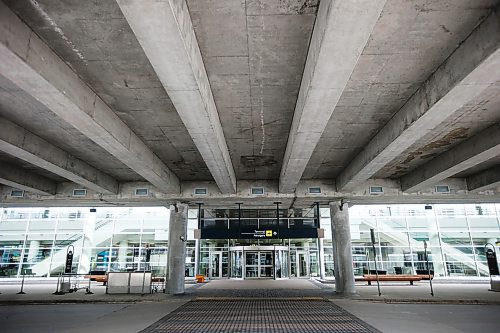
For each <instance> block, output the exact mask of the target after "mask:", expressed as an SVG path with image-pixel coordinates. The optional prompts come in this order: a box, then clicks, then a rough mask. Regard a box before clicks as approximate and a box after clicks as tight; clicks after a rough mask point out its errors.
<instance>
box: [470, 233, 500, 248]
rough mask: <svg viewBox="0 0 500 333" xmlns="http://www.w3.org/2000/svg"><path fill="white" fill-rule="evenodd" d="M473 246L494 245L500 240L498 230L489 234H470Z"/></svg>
mask: <svg viewBox="0 0 500 333" xmlns="http://www.w3.org/2000/svg"><path fill="white" fill-rule="evenodd" d="M471 237H472V241H473V242H474V245H476V246H478V245H482V246H484V245H486V243H491V244H495V243H497V242H498V241H499V240H500V230H498V231H489V232H471Z"/></svg>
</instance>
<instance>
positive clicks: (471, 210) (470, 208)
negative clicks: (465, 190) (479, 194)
mask: <svg viewBox="0 0 500 333" xmlns="http://www.w3.org/2000/svg"><path fill="white" fill-rule="evenodd" d="M464 207H465V211H466V213H467V215H469V216H471V215H477V216H488V215H489V216H495V215H496V214H497V213H496V209H495V204H475V205H464Z"/></svg>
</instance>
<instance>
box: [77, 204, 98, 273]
mask: <svg viewBox="0 0 500 333" xmlns="http://www.w3.org/2000/svg"><path fill="white" fill-rule="evenodd" d="M85 216H86V218H85V223H84V224H83V244H82V255H81V256H80V266H79V270H78V274H86V273H88V272H89V271H90V268H91V267H90V266H91V261H92V248H93V247H94V230H95V220H96V213H95V212H87V214H86V215H85Z"/></svg>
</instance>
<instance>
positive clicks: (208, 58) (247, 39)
mask: <svg viewBox="0 0 500 333" xmlns="http://www.w3.org/2000/svg"><path fill="white" fill-rule="evenodd" d="M2 1H3V2H4V3H5V4H7V5H8V6H9V7H10V8H11V9H12V10H13V11H14V12H15V13H16V14H17V15H18V16H19V17H20V18H21V19H22V20H23V21H24V22H25V23H26V24H27V25H28V26H29V27H30V28H31V29H32V30H33V31H34V32H35V33H36V34H37V35H38V36H40V37H41V38H42V39H43V40H44V41H45V42H46V43H47V44H48V45H49V46H50V47H51V48H52V50H53V51H54V52H55V53H56V54H57V55H58V56H59V57H61V58H62V59H63V60H64V61H65V62H66V63H67V64H68V65H69V66H70V67H71V68H72V69H73V70H74V71H75V72H76V73H77V74H78V76H79V77H80V78H81V79H82V80H83V81H84V82H85V83H87V84H88V86H89V87H90V88H91V89H92V90H93V91H94V92H95V93H96V94H97V95H99V96H100V97H101V99H102V100H103V101H104V102H105V103H106V104H107V105H108V106H109V107H110V108H111V109H112V110H113V111H114V112H116V114H117V115H118V116H119V117H120V119H121V120H123V122H125V123H126V124H127V125H128V126H129V127H130V129H131V130H132V131H133V132H134V133H135V134H137V136H139V138H140V139H141V140H142V141H144V143H145V144H146V145H147V146H148V147H149V148H150V149H151V150H152V151H153V152H154V154H156V155H157V156H158V157H159V158H160V159H161V160H162V161H163V162H164V163H165V165H166V166H167V167H168V168H170V169H171V170H172V171H173V172H174V173H175V174H176V175H177V176H178V178H179V179H180V180H186V181H190V180H195V181H211V180H213V178H212V176H211V174H210V172H209V170H208V168H207V165H206V163H205V162H204V160H203V158H202V157H201V154H200V153H199V152H198V149H197V148H196V146H195V144H194V142H193V140H192V139H191V137H190V135H189V133H188V131H187V129H186V127H185V126H184V125H183V123H182V121H181V118H180V117H179V115H178V113H177V112H176V110H175V108H174V106H173V104H172V101H171V100H170V98H169V96H168V94H167V93H166V92H165V89H164V88H163V86H162V85H161V83H160V81H159V79H158V77H157V75H156V73H155V71H154V70H153V67H152V66H151V64H150V62H149V60H148V58H147V56H146V55H145V53H144V51H143V49H142V48H141V45H140V44H139V42H138V41H137V38H136V36H135V35H134V33H133V31H132V30H131V28H130V26H129V24H128V23H127V21H126V19H125V17H124V16H123V14H122V12H121V11H120V8H119V6H118V5H117V3H116V1H115V0H99V1H81V0H64V1H51V0H37V1H34V0H2ZM186 2H187V5H188V8H189V13H190V15H191V20H192V22H193V27H194V30H195V33H196V38H197V42H198V45H199V48H200V51H201V54H202V57H203V62H204V65H205V68H206V72H207V75H208V78H209V81H210V85H211V89H212V92H213V96H214V100H215V104H216V106H217V111H218V114H219V118H220V121H221V124H222V128H223V132H224V135H225V140H226V143H227V146H228V149H229V153H230V156H231V160H232V164H233V167H234V170H235V173H236V178H237V179H238V180H277V179H278V178H279V175H280V171H281V167H282V162H283V157H284V153H285V149H286V145H287V140H288V136H289V132H290V128H291V124H292V119H293V115H294V111H295V104H296V101H297V96H298V92H299V89H300V84H301V80H302V74H303V71H304V66H305V63H306V58H307V54H308V51H309V42H310V39H311V36H312V32H313V27H314V24H315V20H316V14H317V11H318V6H319V0H187V1H186ZM499 5H500V1H498V0H475V1H470V0H442V1H431V0H415V1H407V0H387V2H386V5H385V7H384V9H383V11H382V13H381V15H380V17H379V19H378V21H377V23H376V24H375V26H374V29H373V31H372V34H371V36H370V38H369V40H368V42H367V44H366V46H365V47H364V49H363V51H362V53H361V55H360V57H359V59H358V62H357V65H356V66H355V68H354V70H353V72H352V74H351V76H350V79H349V81H348V82H347V85H346V87H345V89H344V91H343V93H342V95H341V97H340V100H339V102H338V104H337V106H336V107H335V108H334V110H333V113H332V116H331V118H330V120H329V121H328V123H327V125H326V129H325V131H324V132H323V134H322V136H321V138H320V141H319V142H318V144H317V146H316V147H303V149H311V150H313V152H312V156H311V158H310V160H309V162H308V164H307V167H306V169H305V171H304V173H303V176H302V178H303V179H333V178H335V177H336V176H338V175H339V173H340V172H342V171H343V170H344V169H345V168H346V167H347V165H348V164H349V163H350V162H351V161H352V159H353V158H354V157H355V156H356V155H357V154H358V153H360V152H361V151H362V149H363V148H364V147H365V146H366V145H367V144H368V143H369V142H370V140H371V139H372V138H373V137H374V136H375V135H376V134H377V133H378V132H379V131H380V130H381V129H382V128H383V126H384V125H385V124H386V123H387V122H388V121H389V120H390V119H391V118H392V117H393V116H394V114H395V113H396V112H398V110H400V109H401V107H402V106H403V105H404V104H405V103H406V102H407V101H408V99H409V98H411V96H412V95H413V94H415V92H416V91H417V90H418V89H419V87H421V85H422V84H423V83H424V82H425V80H426V79H427V78H428V77H429V76H430V75H431V74H432V73H433V72H434V71H436V69H437V68H438V67H439V66H440V65H441V64H442V63H443V62H444V61H445V60H446V59H447V58H448V57H449V56H450V55H451V54H452V53H453V52H454V51H455V50H456V49H457V47H458V46H459V45H460V44H461V43H462V42H463V41H464V40H465V39H466V38H467V37H468V36H469V35H470V34H471V31H473V30H474V28H475V27H476V26H478V25H479V24H480V23H481V22H482V21H483V20H484V19H485V17H487V15H488V14H489V13H490V12H491V9H492V8H493V7H495V6H499ZM0 61H1V59H0ZM332 107H333V106H332ZM0 116H1V117H5V118H7V119H9V120H11V121H12V122H15V123H16V124H18V125H20V126H22V127H23V128H25V129H27V130H28V131H31V132H33V133H34V134H36V135H38V136H40V137H42V138H43V139H45V140H47V141H49V142H50V143H51V144H53V145H55V146H57V147H59V148H61V149H63V150H65V151H67V152H68V153H70V154H72V155H74V156H76V157H78V158H80V159H82V160H84V161H86V162H87V163H89V164H90V165H92V166H94V167H95V168H97V169H99V170H102V171H104V172H105V173H107V174H109V175H111V176H112V177H114V178H115V179H117V180H118V181H120V182H125V181H144V179H143V178H142V177H141V176H139V175H138V174H137V173H136V172H134V171H132V170H131V169H130V168H128V167H127V166H125V165H124V164H123V163H121V162H120V161H118V159H116V158H114V157H112V156H111V155H110V154H109V153H107V152H106V151H105V150H104V149H103V148H101V147H100V146H98V145H97V144H95V143H94V142H93V141H92V140H91V139H89V138H87V137H85V136H84V135H83V134H81V133H80V132H79V131H77V130H76V129H75V128H73V127H72V126H71V125H69V124H67V123H65V122H64V121H63V120H62V119H59V118H57V117H56V116H55V115H54V114H53V113H52V112H51V111H50V110H48V109H47V108H45V107H44V106H43V105H42V104H41V103H39V102H38V101H37V100H35V99H34V98H33V97H31V96H29V95H28V94H26V93H25V92H23V91H21V90H20V89H19V88H18V87H16V86H15V85H14V84H13V83H12V82H10V81H9V80H7V79H5V78H4V77H2V76H1V75H0ZM499 121H500V81H499V82H497V84H496V85H492V86H491V87H490V88H489V89H487V90H486V91H485V92H483V94H481V95H480V96H478V97H477V98H476V99H475V100H473V101H471V102H470V103H468V104H467V105H464V106H463V107H462V108H461V109H460V110H459V111H458V112H456V113H455V114H454V115H453V117H451V118H450V119H447V120H446V121H445V122H443V123H442V124H439V125H438V126H437V127H436V129H435V130H434V131H433V132H432V133H431V134H429V135H427V136H425V137H423V138H422V139H420V140H417V141H415V142H414V144H413V145H412V146H411V147H410V148H409V149H407V151H405V152H404V153H403V154H402V155H400V156H399V157H397V158H396V159H394V160H393V161H392V162H391V163H389V164H388V165H387V166H386V167H385V168H383V169H382V170H380V171H379V172H378V173H377V174H376V175H375V176H374V177H373V178H398V177H400V176H402V175H404V174H406V173H408V172H409V171H411V170H414V169H415V168H417V167H418V166H421V165H422V164H423V163H425V162H427V161H429V160H430V159H432V158H434V157H435V156H438V155H439V154H441V153H443V152H444V151H446V150H448V149H450V148H452V147H454V146H456V145H458V144H460V143H461V142H463V141H464V140H465V139H467V138H469V137H471V136H472V135H474V134H476V133H478V132H480V131H482V130H484V129H485V128H487V127H489V126H491V125H493V124H495V123H497V122H499ZM1 161H4V162H8V163H13V164H16V165H20V166H21V167H22V168H25V169H29V170H31V171H33V172H35V173H37V174H40V175H43V176H46V177H47V178H50V179H53V180H55V181H62V178H61V177H59V176H56V175H54V174H51V173H50V172H47V171H44V170H42V169H40V168H38V167H36V166H30V165H29V164H27V163H25V162H22V161H21V160H18V159H16V158H12V157H9V156H8V155H5V154H0V162H1ZM498 164H500V159H499V158H495V159H492V160H490V161H487V162H484V163H482V164H480V165H478V166H475V167H474V168H472V169H470V170H467V171H464V172H462V173H460V174H458V175H457V176H469V175H471V174H473V173H476V172H478V171H481V170H484V169H486V168H488V167H491V166H494V165H498Z"/></svg>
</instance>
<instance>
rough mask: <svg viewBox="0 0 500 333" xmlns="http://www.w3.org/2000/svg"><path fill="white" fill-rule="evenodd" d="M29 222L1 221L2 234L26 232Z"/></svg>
mask: <svg viewBox="0 0 500 333" xmlns="http://www.w3.org/2000/svg"><path fill="white" fill-rule="evenodd" d="M27 224H28V222H27V220H0V230H1V232H2V234H18V233H25V232H26V225H27Z"/></svg>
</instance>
